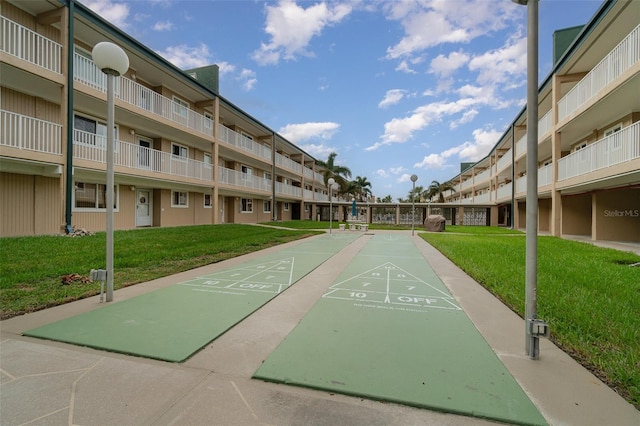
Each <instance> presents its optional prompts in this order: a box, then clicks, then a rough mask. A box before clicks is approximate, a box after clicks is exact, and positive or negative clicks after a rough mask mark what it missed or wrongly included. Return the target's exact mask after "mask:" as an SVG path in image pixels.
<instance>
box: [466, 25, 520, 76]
mask: <svg viewBox="0 0 640 426" xmlns="http://www.w3.org/2000/svg"><path fill="white" fill-rule="evenodd" d="M469 69H470V70H471V71H477V72H478V73H479V74H478V78H477V82H478V84H481V85H485V84H496V83H503V82H506V81H513V80H514V79H513V77H514V76H523V75H524V74H525V73H526V70H527V39H526V37H522V36H521V35H517V37H514V38H512V39H510V40H508V41H507V43H506V44H505V45H504V46H503V47H502V48H500V49H495V50H492V51H489V52H486V53H483V54H482V55H478V56H475V57H473V58H472V59H471V60H470V61H469ZM523 80H524V79H520V80H519V81H518V80H517V79H516V81H518V83H517V84H513V85H512V87H517V86H519V85H521V84H523V83H522V81H523Z"/></svg>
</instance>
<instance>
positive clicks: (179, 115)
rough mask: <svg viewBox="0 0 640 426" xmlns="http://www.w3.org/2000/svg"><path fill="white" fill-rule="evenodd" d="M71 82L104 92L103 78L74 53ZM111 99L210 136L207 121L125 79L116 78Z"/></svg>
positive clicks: (105, 81) (86, 60) (208, 120)
mask: <svg viewBox="0 0 640 426" xmlns="http://www.w3.org/2000/svg"><path fill="white" fill-rule="evenodd" d="M73 78H74V80H75V81H78V82H80V83H82V84H85V85H87V86H89V87H92V88H93V89H96V90H99V91H101V92H106V91H107V79H106V75H105V74H104V73H103V72H102V71H101V70H100V69H98V67H96V65H95V63H94V62H93V61H91V60H90V59H88V58H86V57H84V56H82V55H80V54H78V53H76V54H75V55H74V75H73ZM115 97H116V98H118V99H120V100H122V101H124V102H126V103H128V104H130V105H133V106H136V107H139V108H142V109H145V110H147V111H149V112H150V113H152V114H155V115H157V116H159V117H162V118H164V119H167V120H169V121H171V122H173V123H177V124H181V125H183V126H185V127H187V128H189V129H191V130H194V131H196V132H198V133H201V134H203V135H206V136H213V129H212V127H211V124H210V123H211V119H210V118H207V117H205V116H204V115H202V114H199V113H197V112H195V111H193V110H190V109H189V108H186V107H185V106H184V105H181V104H179V103H177V102H174V101H172V100H171V99H169V98H167V97H164V96H162V95H161V94H159V93H157V92H154V91H153V90H151V89H149V88H147V87H145V86H143V85H141V84H138V83H136V82H134V81H132V80H130V79H128V78H126V77H119V78H116V84H115Z"/></svg>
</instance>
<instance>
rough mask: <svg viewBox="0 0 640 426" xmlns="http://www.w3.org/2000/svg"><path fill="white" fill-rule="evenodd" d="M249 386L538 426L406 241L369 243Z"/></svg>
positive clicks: (386, 238) (536, 416)
mask: <svg viewBox="0 0 640 426" xmlns="http://www.w3.org/2000/svg"><path fill="white" fill-rule="evenodd" d="M253 377H254V378H257V379H263V380H267V381H272V382H278V383H286V384H293V385H299V386H305V387H309V388H315V389H321V390H326V391H332V392H338V393H343V394H349V395H356V396H361V397H367V398H372V399H377V400H383V401H390V402H396V403H401V404H405V405H411V406H416V407H421V408H427V409H432V410H438V411H443V412H450V413H457V414H463V415H469V416H475V417H481V418H486V419H491V420H497V421H501V422H507V423H511V424H526V425H544V424H546V421H545V419H544V418H543V417H542V415H541V414H540V412H539V411H538V410H537V408H536V407H535V406H534V404H533V403H532V402H531V401H530V400H529V398H528V397H527V395H526V394H525V393H524V391H523V390H522V388H520V386H519V385H518V383H517V382H516V381H515V380H514V378H513V376H511V374H510V373H509V371H508V370H507V369H506V367H505V366H504V365H503V364H502V362H501V361H500V359H499V358H498V357H497V356H496V355H495V353H494V352H493V350H492V349H491V347H490V346H489V345H488V344H487V343H486V341H485V340H484V338H483V337H482V335H480V333H479V332H478V331H477V329H476V328H475V326H474V325H473V323H472V322H471V320H470V319H469V318H468V317H467V316H466V314H465V313H464V312H463V311H462V310H461V309H460V307H459V306H458V304H457V303H456V301H455V299H454V298H453V297H452V296H451V295H450V293H449V292H448V291H447V289H446V287H445V286H444V285H443V284H442V282H441V281H440V279H439V278H438V277H437V276H436V275H435V273H434V272H433V270H432V269H431V267H430V266H429V264H428V262H427V261H426V260H425V259H424V257H423V256H422V255H421V253H420V252H419V251H418V249H417V247H416V246H415V245H414V243H413V241H412V240H411V239H410V238H408V237H406V236H398V235H391V234H387V235H384V234H379V235H375V236H374V237H373V238H371V240H370V241H368V242H367V245H366V246H365V247H364V248H363V249H362V250H361V251H360V252H359V253H358V254H357V255H356V257H355V258H354V259H353V260H352V262H351V263H350V264H349V266H348V267H347V268H346V269H345V270H344V271H343V272H342V274H341V275H340V276H339V277H338V279H337V281H336V282H335V283H334V284H333V285H332V286H331V287H330V288H329V289H328V290H327V291H326V293H325V294H324V295H323V297H322V299H320V300H319V301H318V302H317V303H316V305H314V307H313V308H312V309H311V310H310V311H309V313H308V314H307V315H306V316H305V317H304V318H303V320H302V321H301V322H300V324H299V325H298V326H297V327H296V328H295V329H294V330H293V331H292V332H291V333H290V334H289V336H287V338H286V339H285V340H284V341H283V342H282V343H281V344H280V346H278V347H277V348H276V350H275V351H274V352H273V353H272V354H271V355H270V356H269V357H268V358H267V360H266V361H265V362H264V363H263V364H262V366H261V367H260V368H259V369H258V371H257V372H256V373H255V374H254V376H253Z"/></svg>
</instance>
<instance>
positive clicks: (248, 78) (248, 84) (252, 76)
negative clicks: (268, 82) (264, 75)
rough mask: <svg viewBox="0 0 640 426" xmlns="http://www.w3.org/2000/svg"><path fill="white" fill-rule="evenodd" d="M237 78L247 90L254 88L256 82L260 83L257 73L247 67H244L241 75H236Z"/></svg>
mask: <svg viewBox="0 0 640 426" xmlns="http://www.w3.org/2000/svg"><path fill="white" fill-rule="evenodd" d="M236 80H238V81H240V82H241V84H242V88H243V89H244V90H245V91H247V92H248V91H250V90H252V89H253V88H254V86H255V85H256V83H258V79H257V78H256V73H255V72H254V71H251V70H249V69H246V68H243V69H242V71H240V75H239V76H238V77H236Z"/></svg>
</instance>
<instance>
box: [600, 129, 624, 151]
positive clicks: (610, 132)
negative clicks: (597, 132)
mask: <svg viewBox="0 0 640 426" xmlns="http://www.w3.org/2000/svg"><path fill="white" fill-rule="evenodd" d="M620 130H622V123H620V124H618V125H616V126H613V127H611V128H610V129H607V130H605V132H604V137H605V138H610V141H611V145H610V146H611V149H620V148H622V138H620V135H618V136H614V135H615V134H616V133H618V132H619V131H620Z"/></svg>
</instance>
